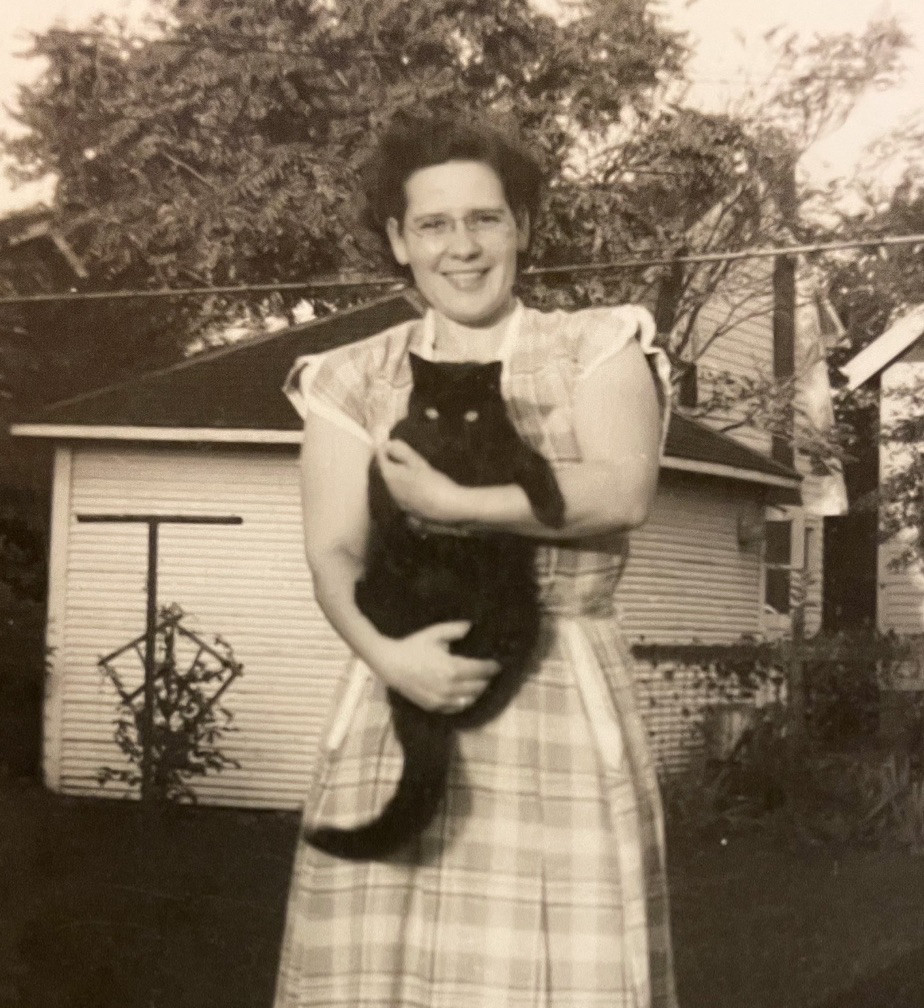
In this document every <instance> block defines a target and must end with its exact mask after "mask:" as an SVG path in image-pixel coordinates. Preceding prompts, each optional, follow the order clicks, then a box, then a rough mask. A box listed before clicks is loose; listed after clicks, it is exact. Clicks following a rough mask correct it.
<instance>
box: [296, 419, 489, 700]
mask: <svg viewBox="0 0 924 1008" xmlns="http://www.w3.org/2000/svg"><path fill="white" fill-rule="evenodd" d="M371 458H372V448H371V446H369V445H367V444H366V443H365V442H363V441H361V440H360V439H359V438H358V437H355V436H354V435H353V434H351V433H350V432H348V431H345V430H343V429H342V428H341V427H339V426H337V425H336V424H334V423H332V422H331V421H330V420H327V419H325V418H323V417H318V416H315V415H314V414H312V413H309V415H308V417H307V419H306V421H305V436H304V440H303V443H302V454H301V474H302V506H303V513H304V532H305V553H306V556H307V559H308V566H309V567H310V569H311V574H312V578H313V581H314V592H315V597H316V599H317V601H318V605H319V606H320V608H321V611H322V612H323V613H324V615H325V616H326V617H327V619H328V621H329V622H330V624H331V626H333V628H334V629H335V630H336V631H337V633H338V634H339V635H340V636H341V637H342V638H343V640H344V641H345V642H346V643H347V644H348V645H349V647H350V648H351V649H352V651H353V652H354V653H355V654H356V655H358V656H359V657H360V658H361V659H362V660H363V661H365V663H366V664H367V665H368V666H369V667H370V668H371V669H372V670H373V671H374V672H375V673H376V674H377V675H379V676H380V677H381V678H382V679H383V680H384V681H385V682H386V683H387V684H388V685H389V686H391V687H393V688H394V689H397V690H398V691H399V692H401V693H403V694H404V695H405V696H407V697H408V699H410V700H412V701H413V702H414V703H417V704H419V705H420V706H422V707H425V708H426V709H428V710H433V709H437V708H448V709H450V710H452V709H457V707H456V705H455V701H456V700H459V699H462V700H465V701H466V702H471V700H473V699H475V698H476V697H477V696H478V695H479V694H480V693H481V691H482V690H483V689H484V687H485V686H486V685H487V683H488V681H489V679H490V678H491V676H492V675H494V674H495V673H496V672H497V671H498V667H499V666H498V665H497V663H496V662H489V661H478V660H475V659H470V658H462V657H460V656H458V655H452V654H450V653H449V650H448V648H449V644H450V642H452V641H453V640H456V639H458V638H461V637H463V636H464V635H465V633H466V632H467V630H468V627H469V624H468V623H465V622H455V623H441V624H438V625H436V626H433V627H428V628H426V629H425V630H422V631H419V632H418V633H416V634H412V635H410V636H409V637H406V638H404V639H402V640H395V639H393V638H390V637H386V636H384V635H383V634H381V633H379V631H378V630H377V629H376V628H375V627H374V626H373V624H372V623H371V622H370V621H369V620H368V619H366V617H365V616H364V615H363V613H362V612H361V611H360V610H359V608H358V607H357V605H356V600H355V589H356V582H357V581H358V580H359V579H360V578H361V577H362V574H363V570H364V567H365V560H364V558H365V551H366V540H367V537H368V534H369V517H368V508H367V504H366V492H367V478H368V477H367V474H368V468H369V462H370V460H371Z"/></svg>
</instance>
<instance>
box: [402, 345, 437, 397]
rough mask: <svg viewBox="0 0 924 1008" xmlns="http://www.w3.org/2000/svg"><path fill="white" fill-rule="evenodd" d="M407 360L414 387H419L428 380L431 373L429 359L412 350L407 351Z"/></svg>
mask: <svg viewBox="0 0 924 1008" xmlns="http://www.w3.org/2000/svg"><path fill="white" fill-rule="evenodd" d="M407 356H408V360H409V361H410V362H411V377H412V378H413V379H414V388H421V387H422V386H424V385H426V384H427V382H428V381H429V378H430V375H431V374H432V371H433V369H432V367H431V365H430V361H428V360H426V358H424V357H421V356H420V355H419V354H415V353H414V351H413V350H411V351H409V352H408V355H407Z"/></svg>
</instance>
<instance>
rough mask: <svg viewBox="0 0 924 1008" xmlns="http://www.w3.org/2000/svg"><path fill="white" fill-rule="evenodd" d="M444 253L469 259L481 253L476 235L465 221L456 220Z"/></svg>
mask: <svg viewBox="0 0 924 1008" xmlns="http://www.w3.org/2000/svg"><path fill="white" fill-rule="evenodd" d="M446 251H447V252H449V253H450V254H452V255H455V256H462V257H465V258H469V257H471V256H473V255H477V254H478V253H479V252H480V251H481V243H480V242H479V241H478V235H477V234H475V232H474V231H472V230H471V229H470V228H469V226H468V224H466V223H465V221H462V220H457V221H456V222H455V227H454V228H453V229H452V234H451V235H450V236H449V241H448V242H447V244H446Z"/></svg>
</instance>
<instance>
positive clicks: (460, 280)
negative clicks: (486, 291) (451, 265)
mask: <svg viewBox="0 0 924 1008" xmlns="http://www.w3.org/2000/svg"><path fill="white" fill-rule="evenodd" d="M487 272H488V271H487V269H476V270H475V269H473V270H453V271H452V272H451V273H444V274H443V278H444V279H445V280H446V282H447V283H448V284H450V286H452V287H454V288H455V289H456V290H460V291H467V290H474V289H475V288H476V287H478V286H479V284H480V283H481V281H482V279H483V278H484V276H485V275H486V274H487Z"/></svg>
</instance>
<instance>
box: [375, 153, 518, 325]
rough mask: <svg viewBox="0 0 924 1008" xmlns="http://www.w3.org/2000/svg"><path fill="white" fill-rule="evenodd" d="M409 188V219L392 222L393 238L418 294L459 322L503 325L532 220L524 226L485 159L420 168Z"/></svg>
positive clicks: (405, 186) (390, 223) (394, 245)
mask: <svg viewBox="0 0 924 1008" xmlns="http://www.w3.org/2000/svg"><path fill="white" fill-rule="evenodd" d="M404 191H405V196H406V198H407V209H406V210H405V213H404V220H402V221H400V222H398V221H396V220H394V218H392V219H390V220H389V221H388V237H389V240H390V242H391V247H392V251H393V252H394V254H395V258H396V259H397V260H398V262H399V263H401V265H402V266H409V267H410V269H411V273H412V274H413V276H414V283H415V284H416V286H417V289H418V290H419V291H420V293H421V294H422V295H423V297H424V298H425V299H426V301H427V302H428V303H429V304H430V305H431V306H432V307H433V308H434V309H435V310H436V311H438V312H440V313H442V314H443V315H445V316H446V317H447V318H450V319H452V320H453V321H454V322H459V323H461V324H463V325H469V326H490V325H493V324H494V323H495V322H498V321H500V319H501V318H503V316H504V314H505V313H506V312H507V311H508V310H509V309H510V306H511V303H512V299H513V293H512V292H513V282H514V279H515V277H516V265H517V253H518V252H522V251H524V250H525V248H526V244H527V241H528V240H529V229H528V222H527V221H526V220H522V221H520V223H519V226H518V224H517V221H516V220H515V219H514V215H513V213H512V212H511V210H510V206H509V205H508V203H507V200H506V198H505V196H504V188H503V185H502V184H501V180H500V179H499V178H498V176H497V173H496V172H495V171H494V169H493V168H491V167H489V166H488V165H486V164H484V163H482V162H480V161H447V162H446V163H445V164H439V165H433V166H432V167H428V168H420V169H418V170H417V171H415V172H414V173H413V174H412V175H411V176H410V177H409V178H408V179H407V181H406V182H405V183H404Z"/></svg>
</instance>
